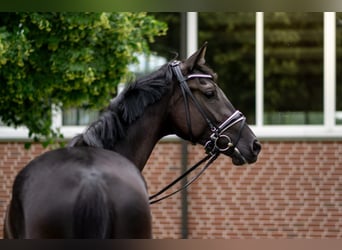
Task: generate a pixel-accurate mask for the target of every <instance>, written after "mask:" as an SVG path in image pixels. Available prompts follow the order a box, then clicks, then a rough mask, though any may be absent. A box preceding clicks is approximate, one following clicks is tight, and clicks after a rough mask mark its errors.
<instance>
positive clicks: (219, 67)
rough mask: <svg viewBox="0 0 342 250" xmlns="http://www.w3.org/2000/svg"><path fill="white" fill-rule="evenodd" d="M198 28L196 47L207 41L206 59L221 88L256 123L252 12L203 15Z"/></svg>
mask: <svg viewBox="0 0 342 250" xmlns="http://www.w3.org/2000/svg"><path fill="white" fill-rule="evenodd" d="M198 29H199V45H202V44H203V43H204V42H205V41H208V50H207V54H206V60H207V62H208V64H209V65H211V66H212V67H213V69H214V70H215V71H216V73H217V74H218V83H219V84H220V87H221V88H222V89H223V91H224V92H225V94H226V95H227V97H228V98H229V99H230V100H231V102H232V103H233V104H234V106H235V107H236V108H237V109H239V110H240V111H241V112H243V113H244V114H245V115H246V117H247V119H248V123H250V124H255V13H254V12H253V13H248V12H242V13H222V12H219V13H214V12H209V13H207V12H202V13H199V18H198Z"/></svg>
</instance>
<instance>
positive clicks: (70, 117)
mask: <svg viewBox="0 0 342 250" xmlns="http://www.w3.org/2000/svg"><path fill="white" fill-rule="evenodd" d="M98 117H99V111H96V110H89V109H81V108H78V109H77V108H70V109H65V110H63V125H64V126H75V125H89V124H90V123H92V122H93V121H95V120H96V119H97V118H98Z"/></svg>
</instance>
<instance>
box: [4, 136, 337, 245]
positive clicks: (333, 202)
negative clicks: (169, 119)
mask: <svg viewBox="0 0 342 250" xmlns="http://www.w3.org/2000/svg"><path fill="white" fill-rule="evenodd" d="M262 144H263V150H262V152H261V154H260V158H259V160H258V162H257V163H256V164H253V165H250V166H242V167H235V166H233V165H232V164H231V161H230V159H229V158H228V157H224V156H220V158H218V160H217V161H216V162H215V163H214V164H213V165H212V166H211V167H209V169H208V170H207V171H206V172H205V174H204V175H203V176H202V177H201V178H200V179H199V180H197V181H196V182H195V183H194V184H193V185H192V186H190V188H188V206H189V207H188V209H189V213H188V216H189V218H188V233H189V238H204V239H211V238H215V239H221V238H223V239H232V238H239V239H248V238H277V239H286V238H342V142H322V141H317V142H305V141H294V142H290V141H289V142H268V141H264V142H263V143H262ZM188 150H189V165H192V164H194V163H195V162H196V161H197V160H199V159H200V158H201V157H203V149H202V147H200V146H192V145H189V146H188ZM41 152H42V148H41V147H40V146H39V145H33V146H32V148H31V149H30V150H28V151H26V150H25V149H24V146H23V144H21V143H0V238H1V237H2V230H1V229H2V227H3V217H4V212H5V207H6V205H7V203H8V200H9V196H10V188H11V185H12V181H13V178H14V176H15V174H16V173H17V171H18V170H19V169H20V168H21V167H22V166H24V165H25V164H26V163H27V162H28V161H29V160H30V159H32V158H33V157H34V156H36V155H38V154H40V153H41ZM180 165H181V145H180V143H176V142H161V143H159V144H158V145H157V146H156V148H155V150H154V151H153V154H152V155H151V158H150V160H149V162H148V164H147V166H146V168H145V170H144V172H143V173H144V175H145V177H146V180H147V183H148V185H149V192H150V193H154V192H156V191H158V190H159V189H160V188H161V187H164V186H165V185H166V184H167V183H168V182H170V181H171V180H173V179H174V178H176V177H177V176H178V175H179V173H180V171H181V170H180V169H181V168H180ZM151 209H152V216H153V233H154V237H155V238H163V239H164V238H176V239H177V238H181V202H180V195H179V194H177V195H176V196H174V197H172V198H170V199H168V200H165V201H162V202H161V203H159V204H154V205H152V207H151Z"/></svg>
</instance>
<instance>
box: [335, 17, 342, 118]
mask: <svg viewBox="0 0 342 250" xmlns="http://www.w3.org/2000/svg"><path fill="white" fill-rule="evenodd" d="M336 20H337V21H336V24H337V27H336V53H337V55H336V61H337V64H336V124H340V125H341V124H342V13H341V12H340V13H336Z"/></svg>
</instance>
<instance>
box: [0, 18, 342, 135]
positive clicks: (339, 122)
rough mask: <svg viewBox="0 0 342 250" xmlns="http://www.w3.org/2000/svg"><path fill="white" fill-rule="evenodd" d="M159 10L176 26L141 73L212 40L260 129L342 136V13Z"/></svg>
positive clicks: (216, 60)
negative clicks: (187, 11) (167, 11)
mask: <svg viewBox="0 0 342 250" xmlns="http://www.w3.org/2000/svg"><path fill="white" fill-rule="evenodd" d="M151 14H152V15H154V16H155V17H156V18H158V19H160V20H162V21H165V22H167V23H168V26H169V30H168V33H167V35H166V36H165V37H157V38H156V41H155V43H152V44H151V46H150V47H151V49H152V54H151V55H148V56H146V55H141V56H139V58H140V59H139V61H140V62H141V64H140V65H132V66H131V71H133V72H134V74H135V75H136V76H137V77H139V76H141V75H142V74H146V73H149V72H150V71H152V70H154V69H155V68H156V67H158V66H159V65H161V64H163V63H165V62H167V61H170V60H171V59H174V58H175V57H176V53H179V56H178V58H185V57H186V56H187V55H189V53H193V52H194V51H195V49H196V48H197V47H199V46H201V45H202V44H203V42H204V41H208V42H209V46H208V52H207V57H206V59H207V62H208V64H209V65H210V66H212V67H213V69H214V70H215V71H216V72H217V73H218V75H219V78H218V83H219V84H220V86H221V88H222V89H223V90H224V92H225V93H226V95H227V96H228V98H229V99H230V100H231V101H232V103H233V104H234V105H235V106H236V107H237V108H238V109H240V110H241V111H242V112H243V113H244V114H245V115H246V117H247V119H248V123H249V124H251V125H252V129H253V130H254V131H255V133H256V135H257V136H258V137H260V138H262V139H282V138H283V139H288V138H292V139H293V138H295V139H298V138H299V139H302V138H324V139H336V138H342V13H334V12H325V13H295V12H291V13H287V12H272V13H271V12H270V13H262V12H257V13H252V12H243V13H227V12H226V13H223V12H218V13H214V12H199V13H195V12H191V13H190V12H189V13H185V12H184V13H179V12H170V13H151ZM98 115H99V112H98V111H90V110H82V109H69V110H64V112H62V111H60V112H56V114H55V116H54V120H53V125H54V126H55V127H61V132H62V133H63V134H64V135H65V137H66V138H70V137H72V136H74V135H75V134H77V133H80V132H82V131H83V130H84V128H85V126H86V125H88V124H89V123H91V122H92V121H93V120H95V119H96V118H97V117H98ZM0 126H1V122H0ZM26 137H27V130H25V129H22V128H20V129H17V130H15V129H13V128H8V127H5V126H1V128H0V139H1V138H3V139H4V138H16V139H20V138H26Z"/></svg>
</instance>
